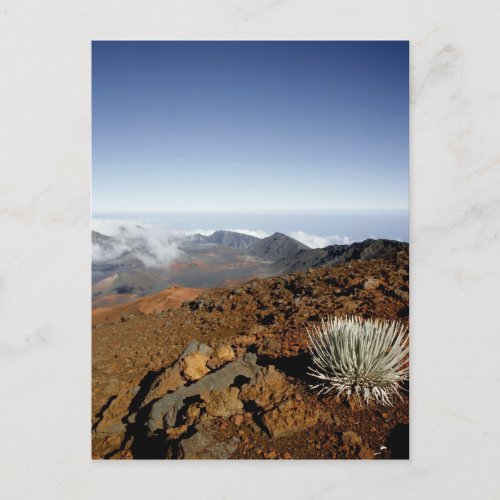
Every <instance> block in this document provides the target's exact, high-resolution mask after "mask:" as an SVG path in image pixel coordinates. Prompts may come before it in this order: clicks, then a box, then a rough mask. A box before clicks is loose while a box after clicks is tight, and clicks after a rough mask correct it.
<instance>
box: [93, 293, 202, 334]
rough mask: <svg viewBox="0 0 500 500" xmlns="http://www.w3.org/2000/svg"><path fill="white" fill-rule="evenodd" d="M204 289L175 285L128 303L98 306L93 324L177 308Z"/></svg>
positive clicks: (112, 321) (94, 312) (94, 310)
mask: <svg viewBox="0 0 500 500" xmlns="http://www.w3.org/2000/svg"><path fill="white" fill-rule="evenodd" d="M204 291H206V290H205V289H203V288H185V287H180V286H173V287H171V288H167V289H166V290H163V291H161V292H159V293H155V294H154V295H149V296H147V297H143V298H141V299H137V300H134V301H132V302H128V303H127V304H122V305H118V306H115V307H97V308H95V309H93V311H92V324H93V325H97V324H99V323H114V322H117V321H120V320H121V318H122V317H124V316H128V315H130V314H137V313H142V314H151V313H154V312H161V311H166V310H168V309H177V308H179V307H180V305H181V304H182V303H183V302H186V301H189V300H193V299H195V298H196V297H198V295H200V294H201V293H202V292H204Z"/></svg>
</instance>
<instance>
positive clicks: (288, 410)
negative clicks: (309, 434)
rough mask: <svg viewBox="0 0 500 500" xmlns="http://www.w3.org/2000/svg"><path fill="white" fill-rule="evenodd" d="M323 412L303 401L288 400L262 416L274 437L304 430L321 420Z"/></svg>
mask: <svg viewBox="0 0 500 500" xmlns="http://www.w3.org/2000/svg"><path fill="white" fill-rule="evenodd" d="M320 417H321V412H320V411H319V410H318V409H316V408H311V407H309V406H307V405H306V404H305V403H304V402H303V401H296V400H292V399H290V400H288V401H286V402H285V403H282V404H281V405H279V406H278V407H276V408H275V409H274V410H271V411H268V412H267V413H265V414H264V416H263V417H262V422H263V424H264V425H265V427H266V429H267V431H268V432H269V434H270V435H271V437H272V438H273V439H276V438H280V437H283V436H290V435H292V434H295V433H296V432H300V431H303V430H304V429H307V428H309V427H312V426H313V425H316V424H317V423H318V421H319V420H320Z"/></svg>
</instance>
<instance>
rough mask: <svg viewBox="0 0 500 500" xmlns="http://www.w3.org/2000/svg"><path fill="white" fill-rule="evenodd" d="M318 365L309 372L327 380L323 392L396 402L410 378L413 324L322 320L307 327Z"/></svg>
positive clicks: (389, 403)
mask: <svg viewBox="0 0 500 500" xmlns="http://www.w3.org/2000/svg"><path fill="white" fill-rule="evenodd" d="M307 333H308V336H309V349H310V352H311V357H312V361H313V366H311V367H310V368H309V370H310V371H309V374H310V375H312V376H313V377H316V378H318V379H319V380H320V381H321V382H320V383H318V384H316V385H314V386H312V388H313V389H319V393H320V394H322V393H328V392H330V391H332V390H335V391H336V392H337V393H338V394H339V395H340V394H345V395H346V396H347V397H349V396H351V395H355V396H358V397H359V398H360V399H363V400H364V401H365V402H366V403H368V402H369V401H370V400H374V401H375V402H377V403H380V404H382V405H388V406H392V404H393V403H392V401H393V398H394V397H395V396H397V397H399V398H401V394H400V391H401V390H402V383H403V382H404V381H405V380H408V376H409V368H408V354H409V338H408V328H407V327H406V326H405V325H404V324H403V323H401V322H399V321H383V320H378V319H375V320H373V319H363V318H360V317H356V316H353V317H341V318H337V317H334V318H331V317H329V318H328V319H327V320H326V321H325V320H321V324H320V325H319V326H314V327H313V328H312V329H308V331H307Z"/></svg>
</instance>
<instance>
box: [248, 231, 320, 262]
mask: <svg viewBox="0 0 500 500" xmlns="http://www.w3.org/2000/svg"><path fill="white" fill-rule="evenodd" d="M306 250H310V248H309V247H308V246H306V245H304V244H303V243H301V242H300V241H297V240H295V239H293V238H290V236H287V235H286V234H283V233H274V234H272V235H271V236H268V237H267V238H264V239H262V240H260V241H259V242H258V243H255V245H253V246H252V247H251V248H250V249H249V253H250V254H251V255H253V256H255V257H260V258H261V259H265V260H270V261H278V260H289V259H293V258H294V257H296V256H297V254H298V253H299V252H301V251H306Z"/></svg>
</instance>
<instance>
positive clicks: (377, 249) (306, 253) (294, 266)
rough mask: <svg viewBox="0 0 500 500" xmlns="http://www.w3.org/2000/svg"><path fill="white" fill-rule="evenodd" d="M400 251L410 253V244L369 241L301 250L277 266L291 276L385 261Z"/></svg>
mask: <svg viewBox="0 0 500 500" xmlns="http://www.w3.org/2000/svg"><path fill="white" fill-rule="evenodd" d="M399 251H404V252H408V243H402V242H399V241H394V240H383V239H380V240H371V239H368V240H365V241H361V242H356V243H351V244H350V245H330V246H327V247H325V248H315V249H308V250H300V251H299V252H297V253H296V254H295V255H294V256H293V257H288V258H287V259H280V260H279V261H277V262H276V264H275V265H276V268H277V269H278V270H279V272H280V273H282V274H289V273H294V272H297V271H304V270H307V269H309V268H311V267H325V266H335V265H338V264H344V263H346V262H349V261H351V260H358V259H360V260H371V259H385V258H387V257H390V256H391V255H392V254H393V253H396V252H399Z"/></svg>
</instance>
